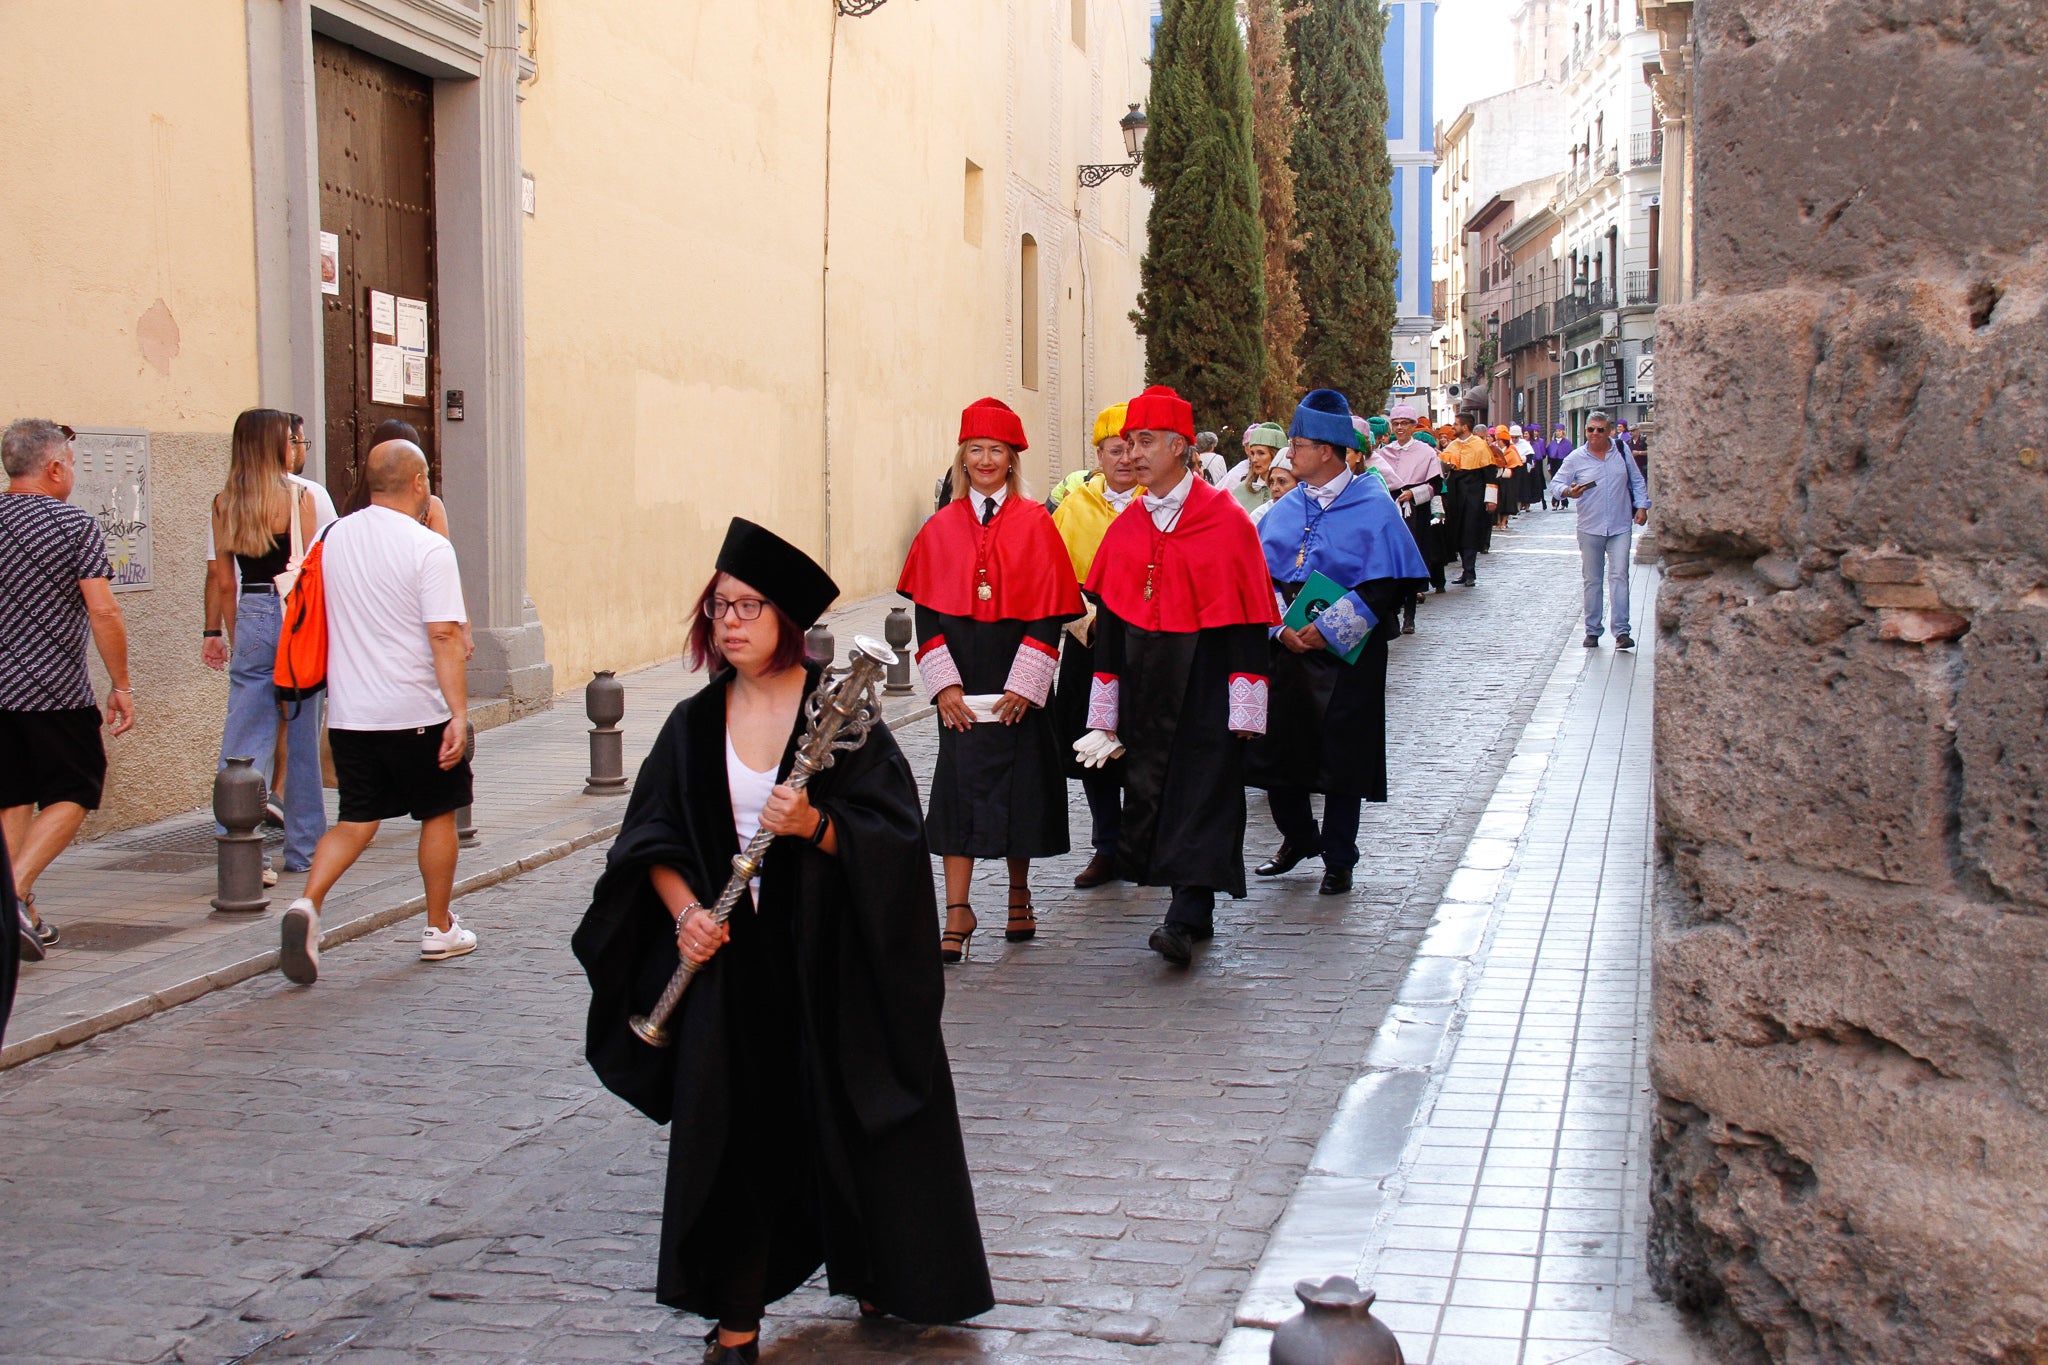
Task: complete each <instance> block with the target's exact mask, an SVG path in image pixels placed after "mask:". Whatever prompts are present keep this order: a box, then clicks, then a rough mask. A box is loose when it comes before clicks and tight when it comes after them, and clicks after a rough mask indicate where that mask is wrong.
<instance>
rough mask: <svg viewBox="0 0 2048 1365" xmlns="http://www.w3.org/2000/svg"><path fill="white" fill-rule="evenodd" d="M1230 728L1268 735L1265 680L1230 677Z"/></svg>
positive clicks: (1246, 674) (1238, 675) (1245, 674)
mask: <svg viewBox="0 0 2048 1365" xmlns="http://www.w3.org/2000/svg"><path fill="white" fill-rule="evenodd" d="M1326 614H1327V613H1326ZM1230 728H1231V729H1232V730H1233V731H1243V732H1245V733H1247V734H1253V735H1263V734H1265V733H1266V680H1265V679H1264V678H1258V677H1254V676H1252V675H1251V674H1249V673H1233V674H1231V675H1230Z"/></svg>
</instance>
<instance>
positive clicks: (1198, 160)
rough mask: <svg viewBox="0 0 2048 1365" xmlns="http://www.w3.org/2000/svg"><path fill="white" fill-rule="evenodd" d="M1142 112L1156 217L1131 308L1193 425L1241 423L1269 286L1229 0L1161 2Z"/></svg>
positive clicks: (1151, 360) (1254, 388)
mask: <svg viewBox="0 0 2048 1365" xmlns="http://www.w3.org/2000/svg"><path fill="white" fill-rule="evenodd" d="M1147 117H1148V118H1149V119H1150V120H1151V129H1150V134H1149V136H1148V137H1147V139H1146V142H1145V165H1144V169H1143V175H1144V181H1145V183H1146V184H1147V185H1149V186H1151V188H1152V192H1153V199H1152V213H1151V217H1150V218H1149V219H1148V220H1147V222H1146V243H1145V259H1144V262H1143V263H1142V265H1141V267H1140V274H1139V281H1140V286H1141V287H1140V289H1139V291H1138V307H1137V309H1136V311H1135V312H1133V313H1132V314H1131V320H1132V321H1133V322H1135V323H1136V324H1137V327H1138V332H1139V334H1140V335H1142V336H1143V337H1144V338H1145V366H1146V370H1147V371H1148V373H1149V375H1150V378H1151V381H1152V382H1153V383H1157V384H1170V385H1172V386H1173V387H1174V388H1176V389H1178V390H1179V391H1180V393H1181V396H1182V397H1184V398H1186V399H1187V400H1188V401H1189V402H1190V403H1192V404H1194V408H1195V420H1196V423H1197V425H1200V426H1214V427H1234V426H1241V425H1242V424H1243V423H1245V422H1246V421H1247V420H1249V419H1250V417H1251V414H1253V413H1255V412H1256V411H1258V406H1257V405H1258V401H1259V381H1260V379H1261V377H1262V375H1263V373H1264V370H1265V321H1266V290H1265V284H1264V256H1265V237H1264V233H1263V231H1262V229H1261V227H1260V223H1259V180H1258V171H1257V169H1256V168H1255V167H1254V165H1253V162H1252V83H1251V75H1250V73H1249V71H1248V69H1247V67H1246V64H1245V52H1244V42H1243V40H1242V39H1241V38H1240V37H1239V35H1238V29H1237V6H1236V3H1235V0H1166V3H1165V5H1164V9H1163V13H1162V15H1161V21H1160V25H1159V36H1158V42H1157V44H1156V45H1155V47H1154V49H1153V56H1152V104H1151V108H1150V109H1149V110H1148V111H1147Z"/></svg>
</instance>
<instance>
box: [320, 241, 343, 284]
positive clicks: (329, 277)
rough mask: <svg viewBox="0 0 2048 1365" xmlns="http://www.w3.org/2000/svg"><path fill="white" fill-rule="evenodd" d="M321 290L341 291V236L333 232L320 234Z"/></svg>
mask: <svg viewBox="0 0 2048 1365" xmlns="http://www.w3.org/2000/svg"><path fill="white" fill-rule="evenodd" d="M320 292H321V293H323V294H339V293H340V292H341V238H340V237H339V236H337V235H336V234H334V233H332V232H323V233H321V234H320Z"/></svg>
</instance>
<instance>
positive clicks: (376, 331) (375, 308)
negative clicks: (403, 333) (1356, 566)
mask: <svg viewBox="0 0 2048 1365" xmlns="http://www.w3.org/2000/svg"><path fill="white" fill-rule="evenodd" d="M397 331H398V300H397V299H396V298H394V297H393V296H392V295H390V294H385V293H380V292H379V291H377V290H375V289H372V290H371V291H370V335H371V336H373V337H388V336H391V335H393V334H395V333H396V332H397Z"/></svg>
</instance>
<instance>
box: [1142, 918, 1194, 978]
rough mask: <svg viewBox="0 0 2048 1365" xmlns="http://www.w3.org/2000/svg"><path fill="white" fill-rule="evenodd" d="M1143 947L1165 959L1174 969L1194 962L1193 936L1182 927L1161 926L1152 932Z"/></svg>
mask: <svg viewBox="0 0 2048 1365" xmlns="http://www.w3.org/2000/svg"><path fill="white" fill-rule="evenodd" d="M1145 946H1146V947H1148V948H1150V949H1151V950H1152V951H1153V952H1155V953H1157V954H1159V955H1160V956H1161V957H1163V958H1165V959H1166V960H1167V961H1168V962H1171V963H1172V964H1173V965H1174V966H1176V967H1185V966H1187V965H1188V963H1190V962H1192V961H1193V960H1194V956H1195V936H1194V934H1192V933H1191V932H1189V931H1188V930H1187V929H1186V928H1185V927H1184V926H1182V925H1178V924H1162V925H1160V926H1159V927H1158V928H1157V929H1154V930H1153V931H1152V937H1151V938H1149V939H1147V940H1146V941H1145Z"/></svg>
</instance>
